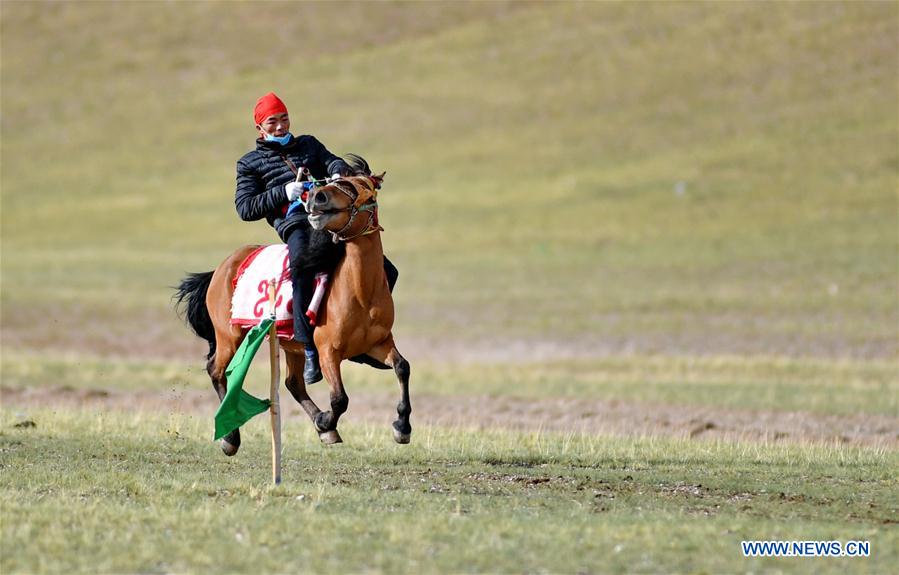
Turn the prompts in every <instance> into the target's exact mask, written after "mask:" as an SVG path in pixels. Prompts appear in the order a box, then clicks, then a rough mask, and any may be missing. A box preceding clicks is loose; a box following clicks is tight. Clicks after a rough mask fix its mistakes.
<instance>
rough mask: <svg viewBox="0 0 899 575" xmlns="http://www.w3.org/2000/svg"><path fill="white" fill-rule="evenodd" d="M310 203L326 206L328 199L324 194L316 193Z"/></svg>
mask: <svg viewBox="0 0 899 575" xmlns="http://www.w3.org/2000/svg"><path fill="white" fill-rule="evenodd" d="M312 201H313V202H314V203H316V204H326V203H328V198H327V196H326V195H325V193H324V192H317V193H316V194H315V195H314V196H313V197H312Z"/></svg>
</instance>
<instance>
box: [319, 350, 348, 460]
mask: <svg viewBox="0 0 899 575" xmlns="http://www.w3.org/2000/svg"><path fill="white" fill-rule="evenodd" d="M340 360H341V358H340V356H338V355H337V354H336V353H334V352H333V351H330V350H329V351H328V352H326V353H322V355H321V366H322V373H323V374H324V376H325V379H327V380H328V386H329V387H330V388H331V410H330V411H325V412H322V413H319V414H318V415H317V416H315V429H316V430H317V431H318V436H319V437H320V438H321V440H322V443H324V444H326V445H329V444H331V443H341V442H342V441H343V439H341V438H340V434H339V433H337V421H338V420H339V419H340V416H341V415H343V414H344V412H346V410H347V406H349V404H350V398H349V397H347V394H346V390H345V389H344V388H343V378H342V377H341V375H340Z"/></svg>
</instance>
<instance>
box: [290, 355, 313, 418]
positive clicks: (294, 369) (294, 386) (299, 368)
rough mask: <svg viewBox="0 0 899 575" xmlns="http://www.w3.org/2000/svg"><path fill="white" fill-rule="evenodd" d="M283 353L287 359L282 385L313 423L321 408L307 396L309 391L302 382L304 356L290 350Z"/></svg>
mask: <svg viewBox="0 0 899 575" xmlns="http://www.w3.org/2000/svg"><path fill="white" fill-rule="evenodd" d="M284 355H285V359H286V360H287V379H285V380H284V385H285V386H286V387H287V390H288V391H289V392H290V394H291V395H292V396H293V398H294V399H295V400H296V401H297V403H299V404H300V406H301V407H302V408H303V411H305V412H306V415H308V416H309V419H311V420H312V422H313V423H315V418H316V417H318V414H320V413H321V412H322V410H321V409H319V408H318V406H317V405H315V402H314V401H312V398H311V397H309V393H307V391H306V384H305V382H303V366H304V365H305V362H306V358H305V356H304V355H303V354H302V353H292V352H291V353H285V354H284Z"/></svg>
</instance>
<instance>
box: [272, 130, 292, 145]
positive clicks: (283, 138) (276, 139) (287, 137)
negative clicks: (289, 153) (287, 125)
mask: <svg viewBox="0 0 899 575" xmlns="http://www.w3.org/2000/svg"><path fill="white" fill-rule="evenodd" d="M292 137H293V136H292V135H291V134H290V132H288V133H287V135H285V136H281V137H280V138H279V137H278V136H274V135H272V134H266V135H265V141H266V142H278V143H279V144H281V145H282V146H286V145H287V142H289V141H290V139H291V138H292Z"/></svg>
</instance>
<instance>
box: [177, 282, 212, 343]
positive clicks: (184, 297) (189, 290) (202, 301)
mask: <svg viewBox="0 0 899 575" xmlns="http://www.w3.org/2000/svg"><path fill="white" fill-rule="evenodd" d="M213 273H214V272H200V273H192V274H187V277H186V278H184V279H183V280H181V284H180V285H179V286H178V287H177V288H175V296H174V297H175V299H177V302H176V303H175V309H176V310H177V311H178V315H179V316H181V317H182V318H183V319H184V320H185V321H186V322H187V324H188V325H189V326H190V327H191V329H193V330H194V333H195V334H197V335H198V336H200V337H202V338H203V339H205V340H206V341H207V342H209V355H207V356H206V359H209V358H211V357H212V356H213V355H215V327H214V326H213V325H212V318H210V317H209V310H208V309H206V292H207V291H209V284H210V283H211V282H212V274H213ZM182 305H184V306H185V309H182V307H181V306H182Z"/></svg>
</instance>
